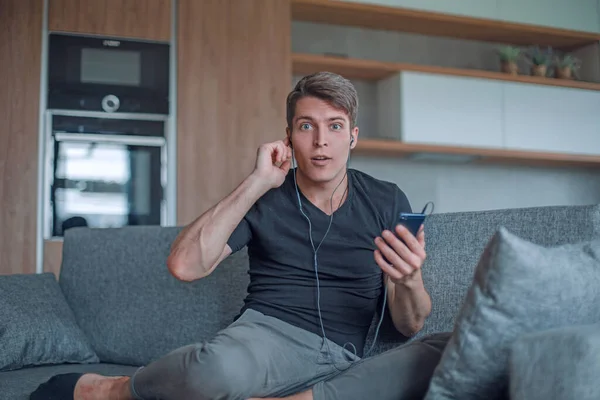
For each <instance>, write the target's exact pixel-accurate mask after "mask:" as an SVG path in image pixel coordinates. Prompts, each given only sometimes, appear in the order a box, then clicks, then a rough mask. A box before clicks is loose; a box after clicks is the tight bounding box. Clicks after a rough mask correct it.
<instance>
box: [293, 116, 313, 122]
mask: <svg viewBox="0 0 600 400" xmlns="http://www.w3.org/2000/svg"><path fill="white" fill-rule="evenodd" d="M299 119H309V120H311V121H312V120H313V119H312V117H309V116H308V115H298V116H297V117H296V120H299Z"/></svg>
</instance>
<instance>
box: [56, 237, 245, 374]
mask: <svg viewBox="0 0 600 400" xmlns="http://www.w3.org/2000/svg"><path fill="white" fill-rule="evenodd" d="M179 231H180V228H176V227H162V228H161V227H158V226H149V227H140V226H130V227H124V228H119V229H91V228H85V227H81V228H79V227H78V228H71V229H69V230H67V231H66V232H65V237H64V245H63V263H62V267H61V273H60V280H59V282H60V285H61V287H62V289H63V292H64V293H65V297H66V298H67V301H68V302H69V304H70V305H71V307H72V309H73V312H74V314H75V318H76V320H77V323H78V324H79V326H80V327H81V329H82V330H83V331H84V332H85V334H86V335H87V337H88V338H89V340H90V343H91V344H92V346H93V347H94V349H95V351H96V353H97V354H98V356H99V358H100V360H101V361H102V362H106V363H115V364H127V365H136V366H137V365H146V364H148V363H149V362H151V361H152V360H155V359H157V358H159V357H161V356H163V355H165V354H166V353H168V352H170V351H172V350H174V349H176V348H179V347H182V346H185V345H187V344H190V343H196V342H200V341H202V340H205V339H208V338H211V337H212V336H214V335H215V334H216V333H217V331H218V330H219V329H222V328H224V327H225V326H227V325H228V324H230V323H231V322H233V319H234V317H235V316H236V315H237V314H238V313H239V311H240V308H241V306H242V304H243V298H244V295H245V293H246V287H247V283H248V273H247V257H246V252H245V250H244V251H240V252H238V253H236V254H234V255H233V256H231V257H229V258H228V259H227V260H225V261H224V262H223V263H222V264H221V265H220V266H219V267H218V268H217V269H216V270H215V271H214V272H213V273H212V274H211V275H209V276H208V277H206V278H204V279H200V280H198V281H195V282H182V281H179V280H177V279H176V278H174V277H173V276H172V275H171V274H170V273H169V271H168V269H167V265H166V260H167V256H168V255H169V251H170V247H171V244H172V243H173V240H174V239H175V237H176V236H177V234H178V233H179Z"/></svg>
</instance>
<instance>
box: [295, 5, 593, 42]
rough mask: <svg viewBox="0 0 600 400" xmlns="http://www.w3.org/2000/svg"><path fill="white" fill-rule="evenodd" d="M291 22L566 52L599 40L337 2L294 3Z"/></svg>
mask: <svg viewBox="0 0 600 400" xmlns="http://www.w3.org/2000/svg"><path fill="white" fill-rule="evenodd" d="M292 19H293V20H296V21H309V22H317V23H326V24H331V25H346V26H356V27H363V28H370V29H377V30H393V31H400V32H408V33H417V34H423V35H431V36H441V37H450V38H456V39H466V40H477V41H484V42H495V43H505V44H514V45H521V46H528V45H540V46H551V47H554V48H556V49H561V50H565V51H568V50H573V49H576V48H579V47H582V46H586V45H589V44H594V43H597V42H598V41H600V34H596V33H590V32H580V31H574V30H569V29H559V28H551V27H545V26H538V25H529V24H520V23H513V22H506V21H496V20H491V19H483V18H474V17H467V16H460V15H450V14H445V13H436V12H430V11H419V10H413V9H408V8H400V7H389V6H381V5H373V4H361V3H355V2H350V1H338V0H292Z"/></svg>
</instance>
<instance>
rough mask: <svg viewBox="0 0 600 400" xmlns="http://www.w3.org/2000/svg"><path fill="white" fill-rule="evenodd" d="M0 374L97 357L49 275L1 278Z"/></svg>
mask: <svg viewBox="0 0 600 400" xmlns="http://www.w3.org/2000/svg"><path fill="white" fill-rule="evenodd" d="M0 316H1V317H0V349H1V351H0V371H9V370H15V369H19V368H22V367H27V366H34V365H44V364H58V363H95V362H98V357H97V356H96V353H94V350H93V348H92V347H91V346H90V343H89V342H88V341H87V339H86V337H85V335H84V333H83V332H82V331H81V329H79V327H78V326H77V323H76V322H75V317H74V316H73V312H72V311H71V309H70V308H69V305H68V304H67V302H66V300H65V298H64V296H63V293H62V292H61V290H60V287H59V286H58V283H57V281H56V278H55V277H54V275H53V274H51V273H44V274H16V275H5V276H0Z"/></svg>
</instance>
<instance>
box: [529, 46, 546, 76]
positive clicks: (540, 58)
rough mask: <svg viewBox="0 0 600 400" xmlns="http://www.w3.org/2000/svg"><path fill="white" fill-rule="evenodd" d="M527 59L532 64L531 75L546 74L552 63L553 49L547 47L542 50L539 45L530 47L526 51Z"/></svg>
mask: <svg viewBox="0 0 600 400" xmlns="http://www.w3.org/2000/svg"><path fill="white" fill-rule="evenodd" d="M526 59H527V61H528V62H529V64H530V65H531V75H533V76H546V75H547V73H548V66H549V65H550V64H551V63H552V49H551V48H550V47H547V48H546V49H545V50H542V49H541V48H540V47H539V46H533V47H530V48H529V50H528V51H527V53H526Z"/></svg>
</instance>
